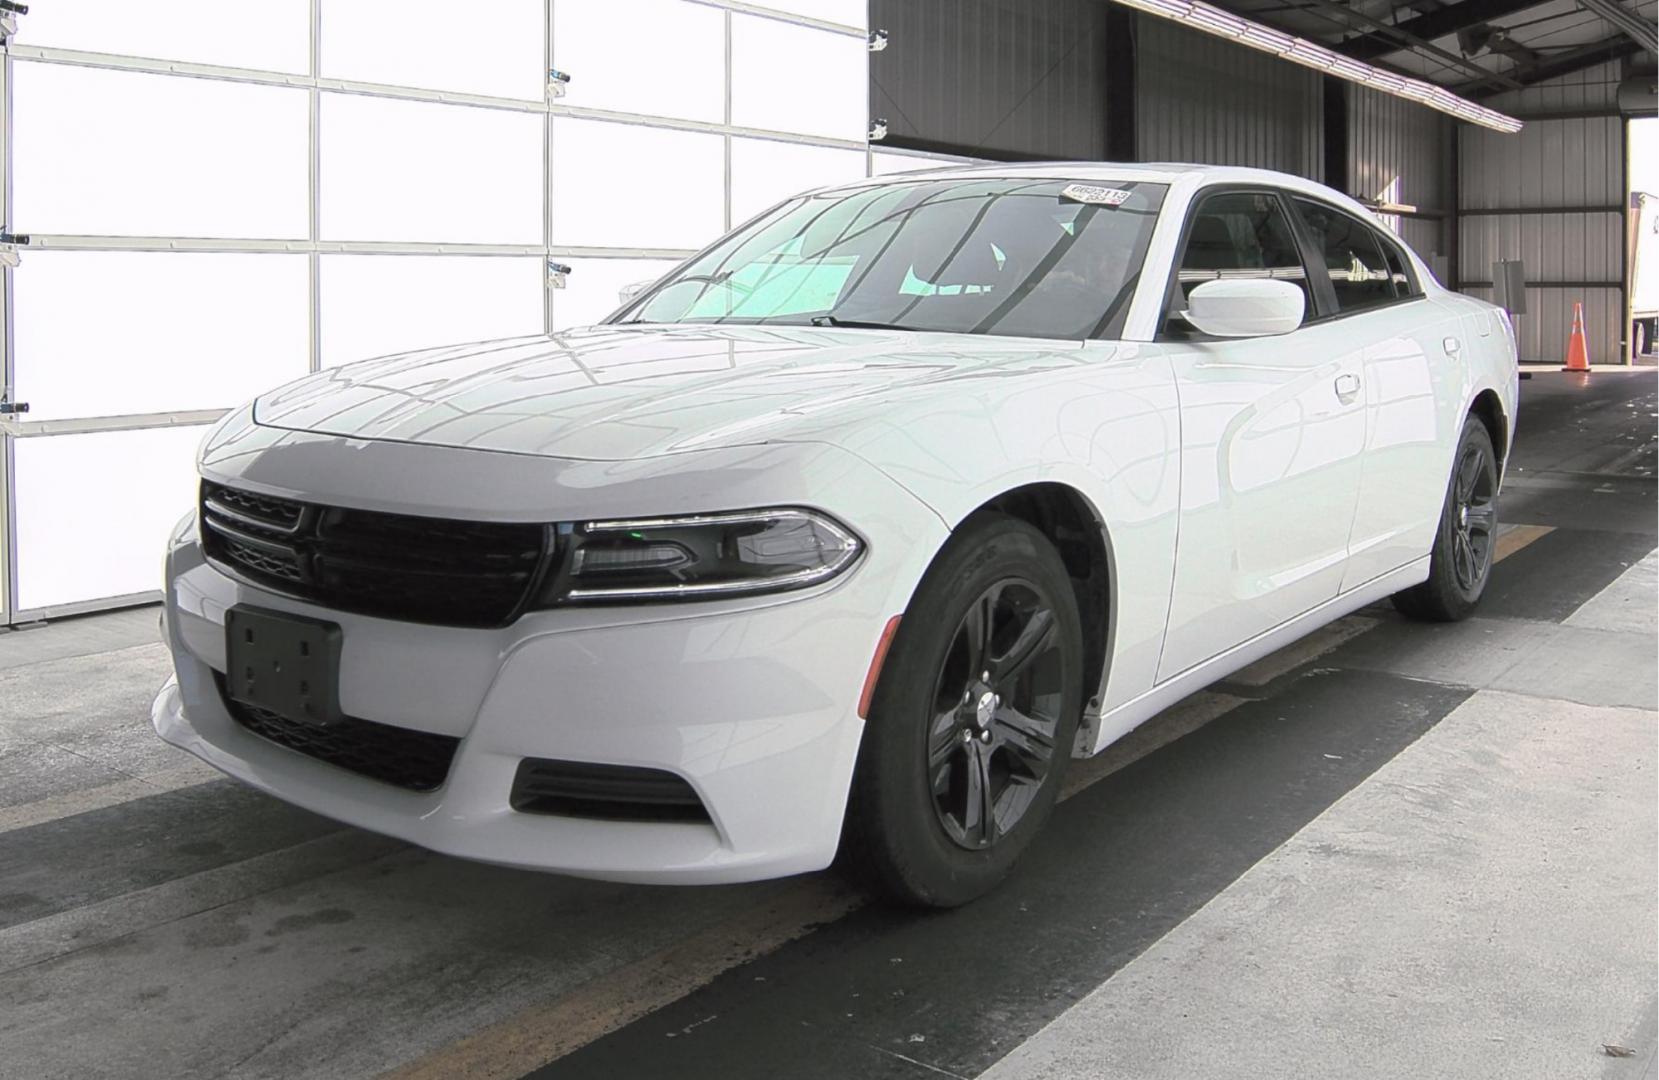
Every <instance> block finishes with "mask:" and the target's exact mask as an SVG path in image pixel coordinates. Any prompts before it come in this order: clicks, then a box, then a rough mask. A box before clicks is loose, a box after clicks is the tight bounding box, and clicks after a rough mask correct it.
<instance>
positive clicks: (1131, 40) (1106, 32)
mask: <svg viewBox="0 0 1659 1080" xmlns="http://www.w3.org/2000/svg"><path fill="white" fill-rule="evenodd" d="M1101 18H1102V21H1103V25H1102V26H1101V31H1102V35H1103V37H1104V38H1105V41H1104V49H1103V50H1102V56H1101V62H1102V64H1103V66H1104V68H1105V76H1106V78H1105V85H1104V87H1103V88H1102V89H1103V90H1104V93H1105V97H1106V100H1105V102H1104V103H1103V104H1104V105H1105V109H1104V112H1105V116H1106V131H1105V132H1104V134H1103V135H1102V137H1101V150H1102V156H1103V157H1104V158H1105V159H1106V160H1107V161H1139V160H1140V147H1139V145H1138V139H1137V136H1136V133H1135V122H1136V120H1137V119H1138V117H1137V115H1136V114H1137V113H1138V112H1139V111H1140V99H1139V95H1138V89H1137V86H1136V73H1135V26H1136V24H1135V19H1136V15H1135V13H1134V12H1133V11H1130V10H1129V9H1128V8H1125V7H1120V6H1118V5H1117V4H1106V5H1104V6H1103V7H1102V8H1101Z"/></svg>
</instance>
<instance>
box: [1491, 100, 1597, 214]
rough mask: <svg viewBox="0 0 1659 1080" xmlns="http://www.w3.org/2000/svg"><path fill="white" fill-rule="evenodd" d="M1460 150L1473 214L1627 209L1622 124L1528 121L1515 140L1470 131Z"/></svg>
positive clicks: (1589, 120) (1579, 120) (1580, 120)
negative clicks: (1568, 208)
mask: <svg viewBox="0 0 1659 1080" xmlns="http://www.w3.org/2000/svg"><path fill="white" fill-rule="evenodd" d="M1459 144H1460V145H1459V155H1460V158H1461V160H1462V163H1463V175H1462V177H1461V182H1460V187H1461V189H1462V190H1461V195H1462V199H1463V207H1464V209H1466V210H1486V209H1491V208H1494V207H1499V208H1505V209H1515V208H1532V207H1538V208H1545V207H1552V206H1619V205H1621V204H1622V203H1623V202H1624V184H1625V178H1624V121H1623V120H1621V119H1620V118H1619V117H1617V116H1593V117H1582V118H1576V119H1570V120H1529V121H1527V124H1526V126H1525V127H1524V128H1522V129H1521V131H1520V133H1519V134H1516V135H1505V134H1503V133H1502V132H1498V131H1489V130H1487V129H1486V128H1477V127H1465V128H1464V129H1463V131H1462V133H1461V135H1460V136H1459Z"/></svg>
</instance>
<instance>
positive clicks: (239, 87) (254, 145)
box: [12, 61, 309, 239]
mask: <svg viewBox="0 0 1659 1080" xmlns="http://www.w3.org/2000/svg"><path fill="white" fill-rule="evenodd" d="M12 89H13V93H14V102H13V110H14V115H15V120H14V125H15V126H14V140H15V146H14V158H13V174H14V177H15V180H14V183H15V196H14V198H15V204H14V205H15V217H16V222H15V224H16V226H17V228H18V229H19V230H20V231H24V232H31V233H82V234H96V235H137V236H196V237H273V238H284V239H288V238H298V237H303V236H305V233H306V218H307V196H306V185H307V176H308V167H307V164H306V161H307V143H308V134H307V132H308V123H309V121H308V110H307V103H306V94H305V92H304V91H302V90H291V89H286V88H279V87H269V86H251V85H245V84H241V83H230V82H221V81H216V80H209V79H188V78H178V77H175V76H169V75H148V74H138V73H133V72H125V71H99V70H92V69H88V68H78V67H67V66H60V65H55V64H39V63H29V62H23V61H19V62H17V63H16V65H15V68H14V78H13V83H12Z"/></svg>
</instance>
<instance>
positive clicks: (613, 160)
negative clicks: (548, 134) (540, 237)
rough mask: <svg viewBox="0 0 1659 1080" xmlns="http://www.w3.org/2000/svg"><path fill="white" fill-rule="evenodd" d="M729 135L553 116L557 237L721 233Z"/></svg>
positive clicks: (688, 240) (580, 243)
mask: <svg viewBox="0 0 1659 1080" xmlns="http://www.w3.org/2000/svg"><path fill="white" fill-rule="evenodd" d="M725 176H726V162H725V142H724V139H723V137H722V136H719V135H705V134H703V133H701V132H692V131H668V130H665V129H662V128H650V127H642V126H639V125H637V124H619V123H611V122H608V121H602V120H577V119H572V118H563V117H561V118H559V119H556V120H554V121H553V242H554V243H555V244H557V245H568V246H573V247H659V248H661V247H670V248H700V247H702V246H703V245H705V244H707V243H709V242H711V241H713V240H714V239H715V238H716V237H718V236H719V235H720V232H721V228H722V222H723V220H724V210H725V207H724V203H725Z"/></svg>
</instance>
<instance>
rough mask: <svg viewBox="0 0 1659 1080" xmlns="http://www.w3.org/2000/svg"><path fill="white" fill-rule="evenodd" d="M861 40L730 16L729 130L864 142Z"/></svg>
mask: <svg viewBox="0 0 1659 1080" xmlns="http://www.w3.org/2000/svg"><path fill="white" fill-rule="evenodd" d="M868 64H869V48H868V45H867V44H866V43H865V41H864V39H862V38H856V37H851V36H848V35H846V34H829V33H825V32H823V31H822V30H813V29H809V28H807V27H803V26H796V25H793V24H791V23H785V22H779V21H778V20H776V19H765V18H761V17H759V16H753V15H734V16H732V73H731V78H732V123H734V124H736V125H738V126H739V127H753V128H765V129H767V130H769V131H788V132H795V133H798V134H802V135H817V136H822V137H826V138H836V139H851V140H862V139H863V138H864V136H865V134H866V132H867V128H868V126H869V107H868V98H869V86H868Z"/></svg>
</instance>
